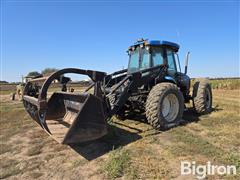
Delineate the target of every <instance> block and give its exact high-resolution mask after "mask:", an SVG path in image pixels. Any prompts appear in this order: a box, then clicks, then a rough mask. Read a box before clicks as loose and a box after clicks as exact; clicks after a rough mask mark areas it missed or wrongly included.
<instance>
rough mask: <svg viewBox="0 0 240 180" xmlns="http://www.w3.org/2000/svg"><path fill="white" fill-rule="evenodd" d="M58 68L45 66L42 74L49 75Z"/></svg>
mask: <svg viewBox="0 0 240 180" xmlns="http://www.w3.org/2000/svg"><path fill="white" fill-rule="evenodd" d="M57 70H58V69H56V68H45V69H44V70H42V74H43V75H49V74H52V73H54V72H56V71H57Z"/></svg>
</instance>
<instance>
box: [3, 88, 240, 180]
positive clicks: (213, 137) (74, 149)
mask: <svg viewBox="0 0 240 180" xmlns="http://www.w3.org/2000/svg"><path fill="white" fill-rule="evenodd" d="M213 97H214V103H213V107H214V109H213V112H212V113H210V114H207V115H203V116H197V115H196V114H195V113H194V112H193V111H192V109H191V108H189V109H188V110H187V111H185V112H184V117H183V119H184V120H185V123H184V124H183V125H182V126H178V127H175V128H172V129H170V130H167V131H155V130H153V129H152V128H151V126H149V125H148V124H147V123H146V122H145V119H144V117H134V118H132V119H128V120H125V121H120V120H118V119H116V118H115V117H114V118H113V122H112V123H110V125H109V134H108V135H107V136H105V137H103V138H101V139H100V140H97V141H94V142H90V143H85V144H77V145H74V146H71V147H70V146H66V145H61V144H58V143H57V142H55V141H54V140H53V139H52V138H51V137H50V136H48V135H47V134H46V133H45V132H44V131H43V130H42V129H41V128H40V127H39V126H38V125H37V124H36V123H35V122H34V121H32V120H31V118H30V117H29V115H28V114H27V113H26V112H25V110H24V108H23V106H22V103H21V102H19V101H10V99H9V96H8V95H1V97H0V100H1V105H0V112H1V118H0V143H1V144H0V178H1V179H35V178H38V179H115V178H116V179H196V177H195V176H181V175H180V161H181V160H186V161H196V163H198V164H206V162H207V161H211V163H212V164H214V165H222V164H224V165H235V166H236V167H237V168H238V169H237V171H238V173H239V171H240V141H239V139H240V113H239V111H240V91H239V90H214V91H213ZM208 179H240V175H239V174H238V175H235V176H232V175H230V176H219V175H215V176H208Z"/></svg>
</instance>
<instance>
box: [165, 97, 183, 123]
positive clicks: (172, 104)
mask: <svg viewBox="0 0 240 180" xmlns="http://www.w3.org/2000/svg"><path fill="white" fill-rule="evenodd" d="M161 111H162V115H163V117H164V119H165V120H166V121H167V122H172V121H174V120H175V119H176V117H177V115H178V112H179V101H178V98H177V96H176V95H175V94H168V95H167V96H165V97H164V99H163V102H162V107H161Z"/></svg>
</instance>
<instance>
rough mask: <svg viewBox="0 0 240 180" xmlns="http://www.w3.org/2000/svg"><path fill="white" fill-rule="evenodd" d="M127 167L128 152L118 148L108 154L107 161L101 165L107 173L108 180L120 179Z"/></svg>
mask: <svg viewBox="0 0 240 180" xmlns="http://www.w3.org/2000/svg"><path fill="white" fill-rule="evenodd" d="M129 166H130V156H129V152H128V151H127V150H123V149H121V148H120V149H117V150H115V151H113V152H112V153H111V154H110V156H109V158H108V160H107V161H106V162H105V164H104V165H103V170H104V171H106V172H107V175H108V177H109V178H111V179H114V178H118V177H122V176H123V175H124V173H125V172H126V171H127V168H129Z"/></svg>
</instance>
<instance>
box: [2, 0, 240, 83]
mask: <svg viewBox="0 0 240 180" xmlns="http://www.w3.org/2000/svg"><path fill="white" fill-rule="evenodd" d="M1 20H2V21H1V66H2V67H1V80H7V81H20V77H21V75H26V74H27V73H28V72H29V71H33V70H36V71H41V70H42V69H44V68H46V67H54V68H58V69H61V68H65V67H78V68H83V69H95V70H100V71H106V72H113V71H116V70H119V69H122V68H123V66H124V67H126V66H127V61H128V57H127V54H126V50H127V48H128V46H129V45H131V44H133V43H134V42H135V40H136V39H138V38H141V37H143V38H148V39H154V40H158V39H159V40H168V41H173V42H176V43H178V44H180V52H179V56H180V61H181V64H182V67H183V64H184V58H185V54H186V52H187V51H190V52H191V55H190V62H189V71H188V72H189V75H190V76H192V77H229V76H239V68H240V67H239V2H237V1H217V2H214V1H212V2H207V1H202V2H201V1H198V2H191V1H181V2H178V1H170V2H168V1H137V2H136V1H132V0H131V1H115V2H114V1H111V2H110V1H101V2H97V1H92V2H87V1H65V2H64V1H53V0H51V1H45V0H43V1H34V0H32V1H26V0H25V1H21V0H19V1H11V0H2V1H1Z"/></svg>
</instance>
